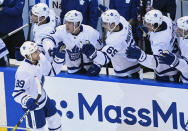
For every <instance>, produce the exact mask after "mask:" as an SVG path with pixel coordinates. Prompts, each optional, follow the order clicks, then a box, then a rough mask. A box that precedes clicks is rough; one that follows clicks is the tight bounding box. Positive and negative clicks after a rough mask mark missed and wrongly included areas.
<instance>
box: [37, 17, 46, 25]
mask: <svg viewBox="0 0 188 131" xmlns="http://www.w3.org/2000/svg"><path fill="white" fill-rule="evenodd" d="M47 18H48V17H45V18H44V19H43V20H42V21H40V17H38V23H37V25H38V26H39V25H41V23H42V22H44V21H45V20H46V19H47Z"/></svg>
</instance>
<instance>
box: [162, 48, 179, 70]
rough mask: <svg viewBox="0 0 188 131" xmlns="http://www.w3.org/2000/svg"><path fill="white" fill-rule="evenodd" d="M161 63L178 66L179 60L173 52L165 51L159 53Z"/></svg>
mask: <svg viewBox="0 0 188 131" xmlns="http://www.w3.org/2000/svg"><path fill="white" fill-rule="evenodd" d="M159 63H160V64H167V65H169V66H170V67H176V66H177V65H178V64H179V60H178V58H177V57H176V56H175V55H174V54H173V53H170V52H169V51H163V52H161V53H160V55H159Z"/></svg>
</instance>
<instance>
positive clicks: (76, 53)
mask: <svg viewBox="0 0 188 131" xmlns="http://www.w3.org/2000/svg"><path fill="white" fill-rule="evenodd" d="M80 52H81V50H80V48H79V47H78V46H76V45H75V46H74V48H73V49H72V50H69V49H67V53H68V55H69V58H70V60H71V61H76V60H78V59H79V58H80Z"/></svg>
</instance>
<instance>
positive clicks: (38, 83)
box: [12, 77, 42, 131]
mask: <svg viewBox="0 0 188 131" xmlns="http://www.w3.org/2000/svg"><path fill="white" fill-rule="evenodd" d="M35 80H36V82H37V86H38V96H37V99H36V102H35V103H36V104H38V100H39V99H40V97H41V95H42V87H41V84H40V81H39V79H38V78H37V77H35ZM29 112H30V110H27V111H26V112H25V114H24V115H23V116H22V118H21V119H20V120H19V122H18V123H17V124H16V126H14V128H13V129H12V131H15V130H16V129H17V128H18V127H19V125H20V124H21V123H22V121H23V120H24V119H25V118H26V117H27V115H28V114H29Z"/></svg>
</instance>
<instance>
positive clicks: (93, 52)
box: [82, 44, 97, 60]
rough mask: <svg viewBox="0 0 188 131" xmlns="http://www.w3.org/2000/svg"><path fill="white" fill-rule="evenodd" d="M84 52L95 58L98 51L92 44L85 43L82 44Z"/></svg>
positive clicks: (91, 58) (90, 57) (89, 57)
mask: <svg viewBox="0 0 188 131" xmlns="http://www.w3.org/2000/svg"><path fill="white" fill-rule="evenodd" d="M82 53H83V54H85V55H86V56H87V57H88V59H90V60H93V59H95V57H96V56H97V51H96V49H95V47H94V46H93V45H92V44H84V45H83V46H82Z"/></svg>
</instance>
